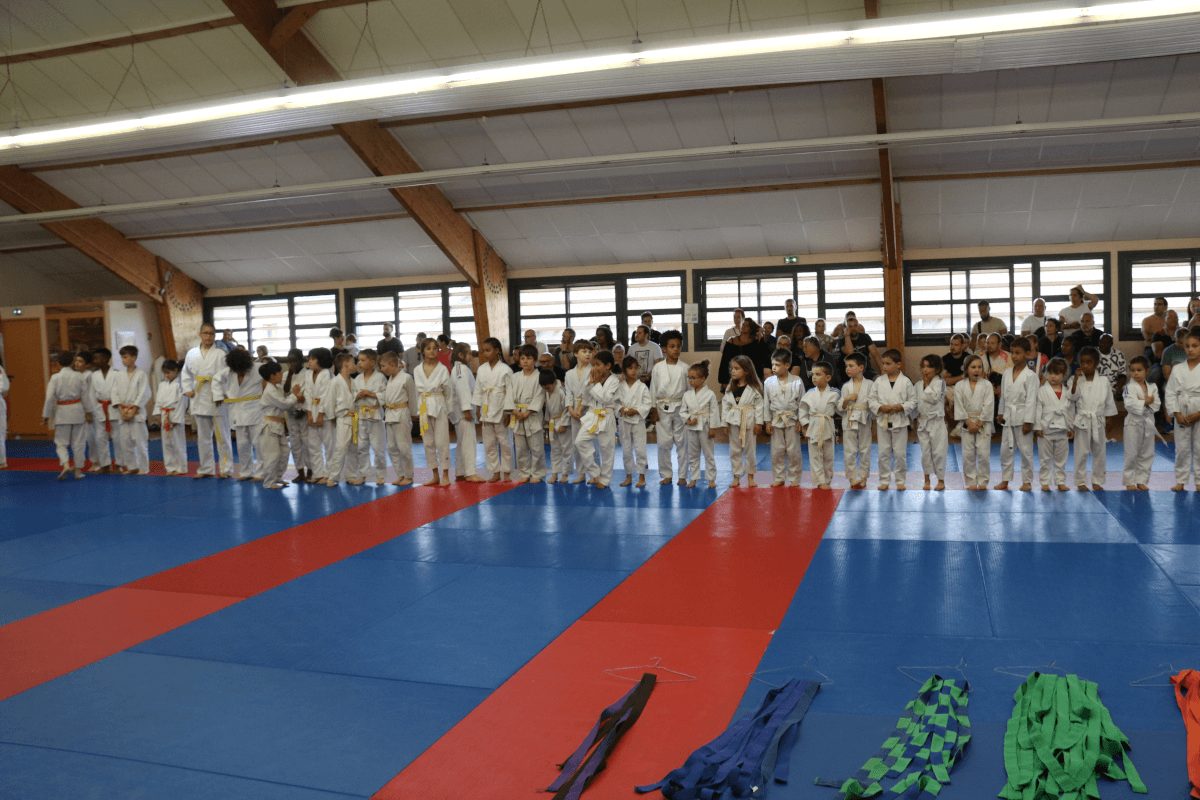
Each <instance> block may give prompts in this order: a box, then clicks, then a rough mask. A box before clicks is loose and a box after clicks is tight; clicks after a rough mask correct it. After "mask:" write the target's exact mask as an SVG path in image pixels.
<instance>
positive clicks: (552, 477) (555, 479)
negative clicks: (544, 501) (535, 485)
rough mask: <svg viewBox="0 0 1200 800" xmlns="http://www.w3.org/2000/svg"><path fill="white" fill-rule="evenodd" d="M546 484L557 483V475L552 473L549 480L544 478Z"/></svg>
mask: <svg viewBox="0 0 1200 800" xmlns="http://www.w3.org/2000/svg"><path fill="white" fill-rule="evenodd" d="M546 483H558V473H557V472H556V473H554V474H553V475H551V476H550V477H549V478H546Z"/></svg>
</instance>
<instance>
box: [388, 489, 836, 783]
mask: <svg viewBox="0 0 1200 800" xmlns="http://www.w3.org/2000/svg"><path fill="white" fill-rule="evenodd" d="M839 496H840V493H837V492H827V491H826V492H820V491H813V490H808V489H778V490H775V491H772V492H759V491H753V490H742V491H738V490H733V491H730V492H727V493H726V494H725V495H724V496H722V497H721V498H720V499H718V500H717V502H716V503H714V504H713V505H712V506H711V507H710V508H709V509H708V510H707V511H705V512H704V514H702V515H701V516H700V517H698V518H697V519H696V520H695V521H694V522H693V523H692V524H691V525H689V526H688V527H687V528H685V529H684V530H683V531H682V532H680V533H679V534H678V535H677V536H676V537H675V538H674V539H672V540H671V542H670V543H668V544H667V545H666V546H665V547H663V548H662V549H661V550H660V551H659V552H658V553H657V554H655V555H654V557H653V558H651V559H650V560H649V561H648V562H646V564H645V565H644V566H643V567H642V568H641V569H639V570H638V571H637V572H635V573H634V574H633V575H631V576H630V577H629V578H627V579H626V580H625V581H624V582H623V583H622V584H621V585H620V586H618V587H617V588H616V589H614V590H613V591H612V593H610V594H609V595H608V597H606V598H605V599H604V600H602V601H601V602H600V603H599V604H598V605H597V606H596V607H595V609H593V611H592V612H591V613H589V614H588V615H586V616H585V617H584V618H583V619H582V620H580V621H579V622H576V623H575V624H574V625H572V626H571V627H570V628H568V629H567V630H566V631H565V632H564V633H563V634H562V635H561V636H559V637H558V638H557V639H555V640H554V641H553V642H552V643H551V644H550V645H549V646H547V647H546V649H545V650H543V651H542V652H541V653H539V654H538V655H537V656H536V657H535V658H534V659H533V660H532V661H530V662H529V663H528V664H526V665H525V666H524V667H523V668H522V669H521V670H520V671H518V672H517V674H516V675H514V676H513V677H512V678H510V679H509V680H508V681H506V682H505V683H504V685H502V686H501V687H500V688H499V689H497V690H496V691H495V692H494V693H492V695H491V696H490V697H488V699H487V700H485V701H484V702H483V703H481V704H480V705H479V706H478V707H477V708H476V709H475V710H474V711H472V712H471V713H470V714H468V715H467V716H466V717H465V718H464V719H463V721H462V722H460V723H459V724H458V725H456V726H455V727H454V728H452V729H451V730H450V732H449V733H447V734H446V735H445V736H443V737H442V738H441V739H439V740H438V741H437V742H436V743H434V744H433V746H432V747H430V748H429V749H428V750H426V751H425V752H424V753H423V754H422V755H421V756H420V757H419V758H418V759H417V760H416V761H414V762H413V763H412V764H410V765H409V766H408V767H407V768H406V769H405V770H404V771H403V772H401V773H400V774H399V775H397V776H396V777H395V778H393V779H392V780H391V781H390V782H389V783H388V784H387V785H386V786H385V787H383V788H382V789H381V790H380V791H379V792H378V793H376V795H375V797H376V798H379V799H380V800H401V798H412V797H420V798H422V800H459V798H462V797H469V796H475V795H478V796H480V797H505V798H510V797H526V796H532V795H533V793H535V792H538V791H541V790H544V789H545V788H546V787H547V786H549V785H550V783H551V782H552V781H553V780H554V779H555V778H556V777H557V775H558V771H557V770H556V769H555V765H556V764H559V763H561V762H563V761H564V760H566V758H567V757H568V756H569V755H570V754H571V753H572V751H574V749H575V748H576V747H578V746H579V743H580V742H581V741H582V739H583V737H584V736H585V735H586V734H587V732H588V731H589V730H591V727H592V725H594V724H595V722H596V719H597V717H598V716H599V715H600V711H601V710H602V709H604V708H605V707H606V706H608V705H609V704H611V703H612V702H614V701H615V700H616V699H617V698H619V697H620V696H621V695H623V694H624V693H625V692H627V691H629V689H630V687H632V686H633V683H632V682H630V681H625V680H621V679H619V678H616V677H613V676H612V675H610V674H606V672H605V670H608V671H610V672H612V671H614V670H616V671H617V674H619V675H623V676H626V677H629V678H632V679H634V680H636V679H638V678H640V677H641V674H642V673H643V672H647V671H654V672H655V673H656V674H657V675H658V678H659V680H660V681H662V683H660V684H659V685H658V686H656V687H655V689H654V692H653V694H652V695H651V697H650V701H649V703H647V705H646V710H645V712H644V713H643V714H642V717H641V719H640V720H638V722H637V724H636V725H634V726H633V728H632V729H631V730H630V732H629V734H628V735H627V736H626V737H625V738H624V739H622V741H621V743H620V745H618V747H617V750H616V751H615V752H614V754H613V757H612V758H611V759H609V762H608V767H607V769H606V770H605V771H604V772H603V773H601V774H600V776H599V777H597V778H596V780H595V782H594V783H593V784H592V786H591V787H590V788H589V789H588V790H587V793H586V795H585V796H586V797H588V798H590V799H591V800H603V798H633V797H636V796H637V795H635V794H634V791H633V787H634V786H635V785H638V784H646V783H654V782H655V781H658V780H659V779H661V778H662V777H663V776H664V775H666V774H667V773H668V772H670V771H671V770H672V769H674V768H675V767H678V766H679V765H681V764H682V763H683V761H684V760H685V759H686V758H687V756H688V754H690V753H691V752H692V751H693V750H695V749H696V748H697V747H699V746H700V745H702V744H705V743H706V742H708V741H710V740H711V739H713V738H715V737H716V736H717V735H718V734H719V733H720V732H721V731H723V730H724V729H725V727H726V726H727V725H728V724H729V721H730V718H731V717H732V715H733V712H734V710H735V709H736V708H737V706H738V703H739V702H740V701H741V699H742V695H743V693H744V692H745V690H746V685H747V683H749V681H750V673H752V672H754V670H755V668H756V667H757V665H758V662H759V660H760V659H761V658H762V654H763V652H764V651H765V650H766V648H767V644H768V643H769V642H770V638H771V635H770V634H771V631H772V630H773V629H774V628H775V627H776V626H777V625H778V623H779V621H780V620H782V619H783V615H784V613H785V612H786V611H787V607H788V604H789V603H790V602H791V600H792V596H793V594H795V591H796V588H797V587H798V586H799V585H800V579H801V578H802V577H803V576H804V571H805V569H807V567H808V563H809V560H810V559H811V558H812V554H813V552H814V551H815V550H816V547H817V545H818V544H819V543H820V541H821V536H822V534H823V533H824V531H825V527H826V525H827V524H828V522H829V519H830V517H831V516H832V515H833V510H834V508H835V507H836V506H837V501H838V497H839ZM738 520H754V525H745V524H738ZM654 658H661V661H660V662H659V663H660V665H661V667H663V668H665V669H658V670H654V669H652V668H649V667H644V666H643V665H647V664H649V663H651V660H652V659H654ZM667 670H672V671H674V672H680V673H685V674H686V675H687V676H694V677H695V678H696V680H695V681H687V680H680V679H682V678H683V677H684V676H682V675H676V674H673V673H672V672H668V671H667ZM673 681H680V682H673Z"/></svg>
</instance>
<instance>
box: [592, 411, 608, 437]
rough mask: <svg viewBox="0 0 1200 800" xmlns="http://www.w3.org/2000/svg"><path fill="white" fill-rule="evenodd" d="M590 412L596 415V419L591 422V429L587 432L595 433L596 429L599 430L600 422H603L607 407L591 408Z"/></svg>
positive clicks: (606, 414)
mask: <svg viewBox="0 0 1200 800" xmlns="http://www.w3.org/2000/svg"><path fill="white" fill-rule="evenodd" d="M592 413H593V414H594V415H595V416H596V421H595V422H593V423H592V429H591V430H590V431H588V433H595V432H596V431H598V430H600V423H601V422H604V420H605V418H606V417H607V416H608V409H607V408H593V409H592Z"/></svg>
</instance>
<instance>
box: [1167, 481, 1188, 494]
mask: <svg viewBox="0 0 1200 800" xmlns="http://www.w3.org/2000/svg"><path fill="white" fill-rule="evenodd" d="M1186 488H1187V487H1186V486H1184V485H1183V484H1182V483H1177V484H1175V485H1174V486H1172V487H1171V491H1172V492H1182V491H1183V490H1184V489H1186Z"/></svg>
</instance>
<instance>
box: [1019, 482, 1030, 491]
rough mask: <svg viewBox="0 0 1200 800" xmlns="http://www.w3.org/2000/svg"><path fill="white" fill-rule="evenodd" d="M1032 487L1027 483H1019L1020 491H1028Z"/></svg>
mask: <svg viewBox="0 0 1200 800" xmlns="http://www.w3.org/2000/svg"><path fill="white" fill-rule="evenodd" d="M1032 489H1033V487H1032V486H1030V485H1029V484H1028V483H1022V484H1021V491H1022V492H1028V491H1030V490H1032Z"/></svg>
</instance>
